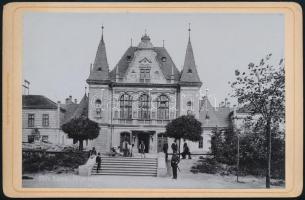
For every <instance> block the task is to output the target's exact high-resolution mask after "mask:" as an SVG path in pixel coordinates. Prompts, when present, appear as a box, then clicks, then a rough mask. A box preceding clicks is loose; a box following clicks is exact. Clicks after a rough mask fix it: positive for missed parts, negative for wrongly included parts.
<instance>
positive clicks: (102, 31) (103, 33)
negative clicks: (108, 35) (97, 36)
mask: <svg viewBox="0 0 305 200" xmlns="http://www.w3.org/2000/svg"><path fill="white" fill-rule="evenodd" d="M101 28H102V41H103V42H104V25H103V24H102V26H101Z"/></svg>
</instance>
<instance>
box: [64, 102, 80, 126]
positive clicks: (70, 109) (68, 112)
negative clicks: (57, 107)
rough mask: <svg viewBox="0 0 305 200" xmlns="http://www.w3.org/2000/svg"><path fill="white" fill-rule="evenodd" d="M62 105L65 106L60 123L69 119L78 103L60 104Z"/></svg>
mask: <svg viewBox="0 0 305 200" xmlns="http://www.w3.org/2000/svg"><path fill="white" fill-rule="evenodd" d="M62 106H63V107H64V108H65V110H66V112H65V115H64V119H63V120H62V123H61V124H65V123H67V122H68V121H69V120H70V119H71V116H72V115H73V114H74V112H75V111H76V109H77V107H78V104H76V103H70V104H62Z"/></svg>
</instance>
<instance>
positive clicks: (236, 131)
mask: <svg viewBox="0 0 305 200" xmlns="http://www.w3.org/2000/svg"><path fill="white" fill-rule="evenodd" d="M236 120H237V115H236V106H234V111H233V122H234V123H233V131H234V133H236V136H237V155H236V157H237V161H236V182H239V180H238V178H239V131H238V129H237V125H236Z"/></svg>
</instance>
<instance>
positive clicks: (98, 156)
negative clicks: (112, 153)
mask: <svg viewBox="0 0 305 200" xmlns="http://www.w3.org/2000/svg"><path fill="white" fill-rule="evenodd" d="M95 162H96V163H97V167H96V173H98V170H99V169H100V168H101V163H102V158H101V156H100V153H98V154H97V156H96V159H95Z"/></svg>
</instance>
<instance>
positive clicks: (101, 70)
mask: <svg viewBox="0 0 305 200" xmlns="http://www.w3.org/2000/svg"><path fill="white" fill-rule="evenodd" d="M101 28H102V37H101V40H100V43H99V45H98V48H97V52H96V56H95V60H94V64H93V68H92V70H91V71H90V75H89V78H88V79H87V82H88V81H89V82H90V81H98V82H109V65H108V61H107V55H106V47H105V43H104V26H103V25H102V27H101Z"/></svg>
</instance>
